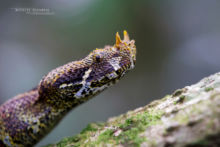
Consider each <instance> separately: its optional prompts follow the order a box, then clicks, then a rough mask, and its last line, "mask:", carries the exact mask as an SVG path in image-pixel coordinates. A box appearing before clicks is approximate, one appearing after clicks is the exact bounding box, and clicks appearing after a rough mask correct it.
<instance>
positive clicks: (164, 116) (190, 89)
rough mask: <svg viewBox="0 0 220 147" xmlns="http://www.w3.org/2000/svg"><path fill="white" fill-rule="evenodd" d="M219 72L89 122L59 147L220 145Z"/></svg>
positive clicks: (62, 141) (51, 146) (55, 146)
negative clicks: (148, 102)
mask: <svg viewBox="0 0 220 147" xmlns="http://www.w3.org/2000/svg"><path fill="white" fill-rule="evenodd" d="M219 145H220V73H216V74H214V75H211V76H209V77H207V78H204V79H203V80H201V81H200V82H198V83H197V84H194V85H191V86H186V87H185V88H183V89H178V90H176V91H175V92H174V93H173V94H171V95H167V96H165V97H164V98H162V99H160V100H156V101H153V102H152V103H150V104H148V105H146V106H145V107H140V108H137V109H135V110H133V111H129V112H127V113H126V114H122V115H120V116H118V117H113V118H110V119H109V120H108V121H107V122H103V123H91V124H89V125H88V126H87V127H86V128H85V129H84V130H83V131H82V132H81V133H80V134H78V135H75V136H73V137H67V138H64V139H62V140H61V141H60V142H58V143H56V144H51V145H48V147H62V146H67V147H68V146H69V147H70V146H85V147H86V146H89V147H90V146H118V147H123V146H143V147H144V146H147V147H154V146H157V147H163V146H175V147H182V146H188V147H193V146H219Z"/></svg>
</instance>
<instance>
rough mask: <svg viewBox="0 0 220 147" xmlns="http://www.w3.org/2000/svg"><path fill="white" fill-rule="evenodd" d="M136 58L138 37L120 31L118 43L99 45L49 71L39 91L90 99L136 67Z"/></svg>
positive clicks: (69, 98)
mask: <svg viewBox="0 0 220 147" xmlns="http://www.w3.org/2000/svg"><path fill="white" fill-rule="evenodd" d="M135 62H136V46H135V41H134V40H130V38H129V36H128V33H127V32H126V31H124V39H123V40H121V38H120V36H119V34H118V33H116V43H115V45H113V46H106V47H104V48H102V49H98V48H97V49H95V50H93V51H92V52H91V53H90V54H89V55H88V56H87V57H85V58H84V59H82V60H78V61H74V62H70V63H68V64H66V65H63V66H61V67H58V68H57V69H54V70H52V71H51V72H50V73H48V74H47V75H46V76H45V77H44V78H43V80H42V81H41V83H40V86H39V89H40V90H39V92H40V95H41V94H42V95H46V96H48V95H54V96H53V98H57V97H58V98H63V99H68V100H71V99H73V98H74V99H78V100H79V99H80V100H82V99H85V100H87V98H88V97H91V96H93V95H95V94H97V93H99V92H101V91H102V90H104V89H105V88H107V87H108V86H110V85H113V84H114V83H116V82H117V81H118V80H119V79H121V77H123V76H124V74H125V73H126V72H127V71H129V70H131V69H133V68H134V65H135ZM51 97H52V96H51Z"/></svg>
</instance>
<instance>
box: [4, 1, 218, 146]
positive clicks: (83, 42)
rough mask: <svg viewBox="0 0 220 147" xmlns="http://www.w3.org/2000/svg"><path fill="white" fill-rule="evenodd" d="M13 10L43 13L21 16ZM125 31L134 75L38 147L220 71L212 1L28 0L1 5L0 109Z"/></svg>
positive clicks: (68, 120) (67, 120) (85, 106)
mask: <svg viewBox="0 0 220 147" xmlns="http://www.w3.org/2000/svg"><path fill="white" fill-rule="evenodd" d="M19 8H29V9H33V8H36V9H42V8H43V9H47V10H46V11H49V13H50V14H48V13H45V12H44V13H42V14H37V13H32V14H30V13H27V10H25V12H24V11H23V10H20V9H19ZM123 30H127V31H128V33H129V34H130V37H131V38H132V39H135V40H136V46H137V62H136V68H135V69H134V70H132V71H131V72H129V73H128V74H127V75H126V76H125V77H124V78H123V79H122V80H121V81H120V82H119V83H118V84H116V85H115V86H113V87H111V88H109V89H108V90H106V91H104V92H103V93H101V94H100V95H98V96H96V98H94V99H92V100H90V101H89V102H87V103H86V104H83V105H82V106H80V107H78V108H76V109H74V111H72V112H71V113H69V114H68V115H67V117H65V119H64V120H63V121H62V122H61V123H60V124H59V126H58V127H56V128H55V129H54V130H53V131H52V132H51V133H50V134H49V135H48V136H47V137H45V138H44V139H43V140H42V141H41V142H40V143H39V144H38V145H37V146H41V145H45V144H48V143H53V142H57V141H59V140H60V139H61V138H63V137H65V136H71V135H73V134H77V133H79V132H80V131H81V130H82V129H83V128H84V127H85V126H86V125H87V124H88V123H90V122H97V121H106V120H107V118H109V117H112V116H117V115H119V114H121V113H125V112H126V111H128V110H131V109H134V108H137V107H140V106H144V105H146V104H148V103H149V102H151V101H152V100H154V99H158V98H161V97H163V96H164V95H166V94H170V93H172V92H173V91H174V90H175V89H178V88H182V87H184V86H186V85H190V84H193V83H195V82H197V81H198V80H200V79H201V78H203V77H205V76H208V75H210V74H213V73H215V72H218V71H219V69H220V64H219V63H220V58H219V56H220V1H218V0H209V1H207V0H195V1H192V0H185V1H178V0H167V1H163V0H157V1H153V0H152V1H150V0H148V1H147V0H136V1H134V0H109V1H107V0H105V1H104V0H74V1H70V0H62V1H61V0H55V1H45V0H37V1H34V0H28V1H22V2H21V1H5V2H1V6H0V104H2V103H3V102H4V101H6V100H7V99H9V98H11V97H13V96H15V95H16V94H18V93H23V92H25V91H28V90H29V89H31V88H33V87H35V86H36V85H37V84H38V82H39V80H40V79H41V78H42V76H43V75H45V74H47V73H48V72H49V71H50V70H51V69H53V68H55V67H57V66H60V65H63V64H65V63H67V62H69V61H73V60H77V59H80V58H82V57H84V56H86V55H87V54H88V53H89V52H90V51H91V50H93V49H95V48H96V47H99V48H101V47H104V46H105V45H112V44H114V42H115V33H116V32H117V31H119V32H120V34H122V31H123Z"/></svg>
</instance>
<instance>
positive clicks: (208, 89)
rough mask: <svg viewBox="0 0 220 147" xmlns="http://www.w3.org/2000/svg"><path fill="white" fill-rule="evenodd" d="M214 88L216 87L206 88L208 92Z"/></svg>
mask: <svg viewBox="0 0 220 147" xmlns="http://www.w3.org/2000/svg"><path fill="white" fill-rule="evenodd" d="M213 89H214V88H213V87H206V88H205V91H206V92H209V91H211V90H213Z"/></svg>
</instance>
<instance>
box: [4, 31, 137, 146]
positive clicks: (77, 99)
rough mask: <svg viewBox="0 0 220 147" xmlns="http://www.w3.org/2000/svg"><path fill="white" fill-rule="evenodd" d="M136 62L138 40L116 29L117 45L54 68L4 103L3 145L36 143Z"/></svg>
mask: <svg viewBox="0 0 220 147" xmlns="http://www.w3.org/2000/svg"><path fill="white" fill-rule="evenodd" d="M135 62H136V46H135V41H134V40H130V39H129V36H128V33H127V32H126V31H124V39H123V40H121V38H120V36H119V34H118V33H116V43H115V44H114V45H113V46H105V47H104V48H102V49H95V50H93V51H92V52H91V53H90V54H89V55H88V56H86V57H85V58H83V59H81V60H78V61H73V62H70V63H68V64H65V65H63V66H60V67H58V68H56V69H54V70H52V71H51V72H49V73H48V74H47V75H46V76H44V77H43V78H42V79H41V81H40V83H39V84H38V86H36V88H34V89H32V90H30V91H28V92H25V93H23V94H19V95H17V96H15V97H14V98H12V99H10V100H8V101H6V102H5V103H4V104H2V105H1V106H0V147H5V146H10V147H23V146H33V145H34V144H36V143H37V142H38V141H40V139H41V138H43V137H44V136H45V135H46V134H48V133H49V132H50V130H52V129H53V128H54V127H55V126H56V125H57V124H58V123H59V121H60V120H61V119H62V118H63V117H64V116H65V114H67V113H68V112H69V111H70V110H71V109H73V108H75V107H76V106H78V105H80V104H82V103H84V102H86V101H88V100H89V99H90V98H92V97H93V96H94V95H96V94H98V93H100V92H101V91H103V90H104V89H106V88H107V87H109V86H110V85H113V84H115V83H116V82H117V81H119V80H120V79H121V78H122V77H123V76H124V74H125V73H126V72H127V71H129V70H131V69H133V68H134V64H135Z"/></svg>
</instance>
